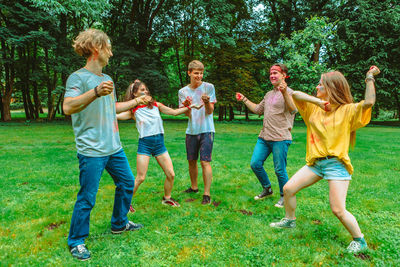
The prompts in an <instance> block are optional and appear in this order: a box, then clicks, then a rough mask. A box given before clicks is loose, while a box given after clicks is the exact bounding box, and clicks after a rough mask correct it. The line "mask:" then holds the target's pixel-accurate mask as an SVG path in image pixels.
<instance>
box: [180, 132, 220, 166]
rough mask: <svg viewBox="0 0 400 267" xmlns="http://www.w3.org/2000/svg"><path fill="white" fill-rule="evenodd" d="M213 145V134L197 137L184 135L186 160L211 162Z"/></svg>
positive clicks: (198, 135) (202, 134)
mask: <svg viewBox="0 0 400 267" xmlns="http://www.w3.org/2000/svg"><path fill="white" fill-rule="evenodd" d="M213 144H214V133H213V132H209V133H201V134H197V135H190V134H187V135H186V154H187V160H197V159H198V158H199V152H200V160H201V161H207V162H211V154H212V149H213Z"/></svg>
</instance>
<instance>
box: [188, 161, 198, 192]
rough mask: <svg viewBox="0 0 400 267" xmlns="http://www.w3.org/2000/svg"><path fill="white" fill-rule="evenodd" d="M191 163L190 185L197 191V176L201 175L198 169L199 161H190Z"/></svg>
mask: <svg viewBox="0 0 400 267" xmlns="http://www.w3.org/2000/svg"><path fill="white" fill-rule="evenodd" d="M188 162H189V175H190V183H191V186H190V187H191V188H192V189H194V190H196V189H198V188H199V186H198V184H197V176H198V175H199V171H198V169H197V160H188Z"/></svg>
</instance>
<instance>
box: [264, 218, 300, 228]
mask: <svg viewBox="0 0 400 267" xmlns="http://www.w3.org/2000/svg"><path fill="white" fill-rule="evenodd" d="M269 226H271V227H273V228H295V227H296V219H294V220H290V219H288V218H283V219H282V220H280V221H279V222H275V223H271V224H270V225H269Z"/></svg>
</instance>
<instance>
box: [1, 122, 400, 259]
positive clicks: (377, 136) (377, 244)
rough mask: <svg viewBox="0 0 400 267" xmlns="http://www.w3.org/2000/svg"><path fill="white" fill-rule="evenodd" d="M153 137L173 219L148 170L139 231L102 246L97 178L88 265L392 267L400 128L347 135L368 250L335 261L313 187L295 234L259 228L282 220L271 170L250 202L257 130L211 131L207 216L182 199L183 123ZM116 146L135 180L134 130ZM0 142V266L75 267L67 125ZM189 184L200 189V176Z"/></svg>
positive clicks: (255, 126)
mask: <svg viewBox="0 0 400 267" xmlns="http://www.w3.org/2000/svg"><path fill="white" fill-rule="evenodd" d="M5 125H7V126H5ZM164 127H165V130H166V133H165V142H166V146H167V149H168V150H169V153H170V155H171V158H172V160H173V163H174V168H175V173H176V180H175V186H174V190H173V197H175V198H177V199H178V200H179V201H180V203H181V208H178V209H172V208H168V207H165V206H162V205H161V197H162V192H163V182H164V175H163V172H162V170H161V168H160V167H159V166H158V164H157V163H156V161H155V160H154V159H152V160H151V161H150V167H149V171H148V175H147V178H146V181H145V182H144V183H143V184H142V186H141V187H140V189H139V191H138V193H137V195H136V196H135V198H134V205H135V208H136V209H137V212H136V213H135V214H134V215H132V214H130V215H129V217H130V219H131V220H133V221H135V222H140V223H143V224H144V225H145V228H144V229H142V230H140V231H138V232H132V233H126V234H123V235H117V236H114V235H111V233H110V217H111V211H112V206H113V197H114V185H113V182H112V179H111V178H110V177H109V175H108V174H106V173H105V174H104V175H103V178H102V181H101V184H100V189H99V192H98V195H97V202H96V206H95V208H94V209H93V211H92V215H91V225H90V227H91V228H90V236H89V238H88V239H87V241H86V244H87V245H88V247H89V248H90V249H91V251H92V257H93V258H92V260H91V261H90V262H89V263H90V264H92V265H99V266H111V265H113V266H132V265H142V266H170V265H184V266H189V265H190V266H193V265H211V266H221V265H234V266H237V265H238V266H246V265H251V266H269V265H278V266H286V265H318V266H319V265H349V266H350V265H365V266H367V265H380V266H383V265H393V266H394V265H399V264H400V256H399V253H398V251H399V248H400V219H399V216H398V215H399V214H400V212H399V211H400V207H399V203H400V197H399V194H398V188H400V178H399V177H400V128H395V127H375V126H374V127H367V128H363V129H361V130H359V131H358V133H357V144H356V147H355V149H354V150H353V151H352V152H351V155H350V157H351V159H352V162H353V165H354V168H355V173H354V175H353V181H352V182H351V185H350V188H349V193H348V201H347V207H348V209H349V210H350V211H351V212H352V213H353V214H354V215H355V216H356V218H357V219H358V221H359V224H360V226H361V229H362V231H363V232H364V234H365V237H366V240H367V242H368V245H369V246H370V248H371V249H370V250H369V251H368V252H367V253H365V254H362V255H359V256H358V257H356V256H353V255H348V254H346V253H345V252H344V248H345V247H346V246H347V245H348V243H349V242H350V240H351V238H350V236H349V234H348V233H347V231H346V230H345V229H344V227H343V226H342V225H341V224H340V222H339V221H338V220H337V219H336V217H335V216H334V215H333V214H332V212H331V211H330V208H329V200H328V187H327V183H326V182H324V181H322V182H320V183H318V184H316V185H314V186H312V187H311V188H308V189H305V190H303V191H301V192H300V193H299V194H298V210H297V224H298V227H297V228H296V229H291V230H288V231H285V230H283V231H279V230H275V229H271V228H269V226H268V225H269V223H270V222H271V221H274V220H277V219H280V218H281V217H282V216H283V215H284V212H283V210H282V209H277V208H275V207H274V206H273V204H274V203H275V202H276V201H277V200H278V198H279V194H277V193H278V192H279V188H278V183H277V180H276V177H275V175H274V173H273V164H272V160H271V159H268V160H267V162H266V164H265V167H266V169H267V172H268V173H269V174H270V176H271V181H272V185H273V190H274V192H275V194H274V196H273V197H271V198H268V199H265V200H263V201H260V202H255V201H254V200H253V197H254V195H256V194H257V193H259V191H260V190H261V187H260V185H259V183H258V181H257V179H256V178H255V176H254V174H253V173H252V171H251V169H250V158H251V154H252V151H253V148H254V145H255V142H256V139H257V136H258V133H259V131H260V129H261V122H260V121H256V122H251V123H246V122H236V123H233V124H232V123H216V135H215V143H214V151H213V162H212V166H213V176H214V180H213V185H212V201H213V202H214V204H215V205H210V206H202V205H201V204H200V202H201V193H198V194H193V195H187V194H184V193H182V191H183V190H184V189H186V188H187V187H188V186H189V184H190V183H189V177H188V170H187V161H186V153H185V145H184V143H185V129H186V121H185V120H179V121H170V120H165V121H164ZM305 132H306V128H305V127H304V125H303V124H302V123H298V124H296V126H295V128H294V131H293V135H294V142H293V144H292V145H291V146H290V149H289V154H288V173H289V175H290V176H291V175H293V174H294V173H295V172H296V171H297V170H298V169H299V168H300V167H301V166H302V165H304V163H305V161H304V158H305ZM120 135H121V140H122V143H123V147H124V150H125V152H126V154H127V156H128V159H129V162H130V164H131V168H132V170H133V172H134V174H136V164H135V161H136V149H137V138H138V134H137V131H136V128H135V126H134V123H133V122H123V123H120ZM0 138H1V139H0V140H2V141H1V143H0V163H1V170H0V177H1V178H0V188H1V189H0V190H1V195H0V199H1V207H0V212H1V223H0V244H1V245H0V262H1V265H5V266H7V265H10V264H17V265H34V266H36V265H65V266H69V265H76V264H77V261H75V260H74V259H73V258H72V257H71V256H70V254H69V251H68V249H67V241H66V238H67V235H68V231H69V224H70V219H71V215H72V209H73V205H74V202H75V198H76V194H77V192H78V190H79V183H78V174H79V172H78V160H77V158H76V149H75V143H74V136H73V132H72V128H71V126H70V125H69V123H64V122H56V123H8V124H0ZM200 175H201V172H200ZM199 184H200V187H202V184H203V183H202V180H201V176H200V183H199ZM200 189H202V188H200ZM187 201H188V202H187Z"/></svg>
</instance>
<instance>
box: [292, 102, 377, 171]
mask: <svg viewBox="0 0 400 267" xmlns="http://www.w3.org/2000/svg"><path fill="white" fill-rule="evenodd" d="M293 101H294V103H295V104H296V107H297V109H298V110H299V112H300V114H301V116H302V117H303V120H304V122H305V124H306V125H307V149H306V150H307V153H306V162H307V165H310V166H311V165H313V164H314V163H315V159H317V158H321V157H326V156H336V157H337V158H338V159H339V160H341V161H342V162H343V163H344V165H345V166H346V169H347V171H348V172H349V174H352V173H353V166H352V165H351V162H350V158H349V145H350V133H351V132H353V131H355V130H357V129H358V128H361V127H364V126H365V125H367V124H368V123H369V122H370V120H371V110H372V108H368V109H363V103H364V101H361V102H359V103H351V104H345V105H337V106H332V111H329V112H326V111H324V110H322V109H321V108H320V107H318V106H317V105H314V104H312V103H309V102H304V101H300V100H296V99H293Z"/></svg>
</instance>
